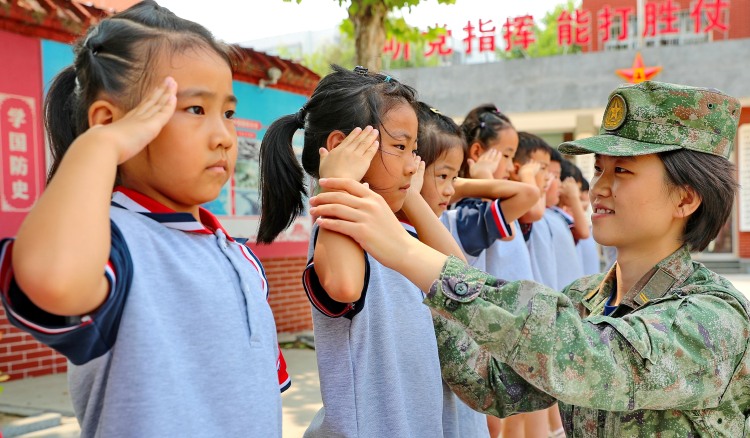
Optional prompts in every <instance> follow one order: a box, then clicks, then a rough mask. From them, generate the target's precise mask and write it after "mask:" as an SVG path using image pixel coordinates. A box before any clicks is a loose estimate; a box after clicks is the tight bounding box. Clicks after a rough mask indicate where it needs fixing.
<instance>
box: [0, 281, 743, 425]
mask: <svg viewBox="0 0 750 438" xmlns="http://www.w3.org/2000/svg"><path fill="white" fill-rule="evenodd" d="M726 277H727V278H728V279H729V280H730V281H732V283H734V285H735V286H736V287H737V289H739V290H740V291H742V292H743V293H744V294H745V295H746V296H747V297H748V298H750V275H727V276H726ZM284 357H285V358H286V361H287V365H288V369H289V374H290V375H291V377H292V380H293V383H292V387H291V388H289V390H287V392H285V393H284V394H283V396H282V399H283V400H282V402H283V430H284V435H283V436H284V438H297V437H300V436H302V433H303V432H304V430H305V429H306V428H307V425H308V424H309V423H310V420H311V419H312V418H313V416H314V415H315V413H316V412H317V411H318V409H320V407H321V401H320V389H319V379H318V367H317V363H316V361H315V351H313V350H309V349H285V350H284ZM2 386H3V387H4V390H3V392H2V393H0V426H2V424H3V422H8V421H10V420H12V419H13V417H12V415H20V416H31V415H37V414H41V413H43V412H58V413H61V414H63V420H62V421H63V425H62V426H60V427H56V428H53V429H47V430H45V431H43V432H37V433H33V434H27V435H22V436H23V438H76V437H78V436H79V433H78V425H77V424H76V422H75V419H74V418H70V417H69V416H72V414H73V408H72V406H71V404H70V400H69V398H68V388H67V380H66V376H65V375H64V374H58V375H53V376H44V377H37V378H33V379H24V380H19V381H15V382H13V381H11V382H5V383H3V384H2ZM2 414H11V415H2ZM66 416H67V417H66Z"/></svg>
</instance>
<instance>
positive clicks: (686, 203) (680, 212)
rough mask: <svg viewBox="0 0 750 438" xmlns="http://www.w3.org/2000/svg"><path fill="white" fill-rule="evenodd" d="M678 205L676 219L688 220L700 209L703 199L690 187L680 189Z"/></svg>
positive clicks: (677, 191) (678, 191)
mask: <svg viewBox="0 0 750 438" xmlns="http://www.w3.org/2000/svg"><path fill="white" fill-rule="evenodd" d="M675 194H676V196H677V203H676V206H675V212H674V217H676V218H682V219H687V218H688V217H689V216H690V215H691V214H693V213H695V211H696V210H697V209H698V207H700V205H701V202H703V200H702V199H701V197H700V195H699V194H698V192H696V191H695V189H694V188H692V187H690V186H684V187H679V188H677V189H676V193H675Z"/></svg>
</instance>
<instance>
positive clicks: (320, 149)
mask: <svg viewBox="0 0 750 438" xmlns="http://www.w3.org/2000/svg"><path fill="white" fill-rule="evenodd" d="M415 105H416V101H415V91H414V89H412V88H411V87H409V86H406V85H404V84H401V83H400V82H398V81H396V80H395V79H394V78H392V77H390V76H387V75H383V74H374V73H369V72H368V71H367V69H365V68H362V67H357V68H355V70H354V71H348V70H345V69H343V68H341V67H338V66H333V72H332V73H331V74H329V75H327V76H326V77H324V78H323V79H322V80H321V81H320V83H319V84H318V86H317V88H316V89H315V91H314V92H313V94H312V96H311V97H310V100H309V101H308V102H307V103H306V104H305V105H304V106H303V107H302V109H300V111H299V112H298V113H296V114H291V115H288V116H285V117H282V118H280V119H279V120H277V121H276V122H274V123H273V124H272V125H271V126H270V127H269V128H268V131H267V132H266V134H265V136H264V138H263V142H262V143H261V153H260V156H261V158H260V160H261V163H260V164H261V191H262V216H261V223H260V230H259V235H258V240H259V241H260V242H271V241H273V239H274V238H275V237H276V236H277V235H278V234H279V233H280V232H281V231H283V230H284V229H285V228H286V227H287V226H289V225H290V224H291V222H292V221H293V220H294V218H295V217H296V216H297V215H298V214H299V213H300V211H301V210H302V208H303V206H304V204H303V203H304V202H306V198H305V197H306V196H307V195H308V191H307V187H306V185H305V173H307V175H309V176H311V177H312V178H315V179H317V178H330V177H339V178H349V179H353V180H356V181H358V182H362V183H364V184H367V185H369V187H370V188H371V189H372V190H374V191H375V192H376V193H378V194H379V195H380V196H382V198H383V199H384V200H385V202H386V203H387V204H388V206H389V207H390V209H391V211H392V212H394V213H395V212H398V211H400V210H403V212H405V216H406V218H405V219H408V222H409V223H407V222H406V221H402V222H401V223H402V226H403V227H404V228H406V229H407V230H408V231H410V232H411V233H412V235H414V236H415V237H416V236H417V235H418V236H419V238H420V239H421V240H422V241H423V242H425V243H427V244H428V245H430V246H432V247H434V248H436V249H438V250H439V251H442V252H445V253H446V254H454V255H459V256H460V250H459V249H458V246H457V245H456V243H455V242H454V241H453V240H452V238H451V236H450V234H449V233H448V232H447V230H446V229H445V228H444V227H443V226H442V225H441V224H440V222H439V221H438V219H437V217H436V216H435V215H434V214H433V213H432V210H431V209H430V207H429V206H428V205H427V203H426V202H425V201H424V199H423V198H422V197H421V196H420V194H419V192H420V189H421V186H422V181H423V174H424V164H423V163H421V160H420V158H419V156H418V155H417V133H418V132H417V127H418V122H417V115H416V112H415ZM297 129H304V147H303V151H302V163H301V166H300V164H299V163H298V162H297V159H296V157H295V155H294V152H293V149H292V144H291V140H292V136H293V135H294V133H295V131H296V130H297ZM382 238H384V239H387V238H388V236H382ZM309 257H310V262H309V265H308V267H307V268H306V270H305V272H304V274H303V284H304V287H305V291H306V293H307V294H308V297H309V299H310V302H311V303H312V305H313V308H314V310H313V323H314V324H313V325H314V329H315V351H316V354H317V359H318V369H319V373H320V387H321V394H322V398H323V405H324V406H323V409H321V410H320V412H318V414H317V415H316V417H315V418H314V419H313V422H312V424H311V425H310V427H309V428H308V430H307V432H306V434H305V436H307V437H331V436H341V437H369V436H424V437H433V436H443V429H442V416H443V408H442V397H443V391H442V383H441V377H440V365H439V361H438V355H437V348H436V339H435V335H434V331H433V330H432V325H431V317H430V313H429V311H425V309H424V306H422V304H421V302H422V299H423V294H422V293H421V292H420V291H419V290H418V289H417V288H416V287H415V286H414V285H413V284H412V283H410V282H409V281H408V280H407V279H406V278H405V277H403V276H402V275H400V274H398V273H396V272H395V271H393V270H390V269H387V268H385V267H384V266H383V265H381V264H380V263H378V262H377V261H375V260H373V259H371V258H370V257H368V256H367V254H366V253H365V252H364V251H363V250H362V247H361V246H360V243H358V242H355V241H354V240H352V239H350V238H349V237H346V236H343V235H341V234H338V233H335V232H330V231H327V230H322V229H320V230H319V229H318V228H317V227H314V228H313V236H312V239H311V242H310V250H309ZM397 291H398V293H396V292H397Z"/></svg>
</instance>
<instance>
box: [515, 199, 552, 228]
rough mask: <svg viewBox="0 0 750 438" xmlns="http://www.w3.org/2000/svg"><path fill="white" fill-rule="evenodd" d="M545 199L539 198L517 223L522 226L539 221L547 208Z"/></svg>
mask: <svg viewBox="0 0 750 438" xmlns="http://www.w3.org/2000/svg"><path fill="white" fill-rule="evenodd" d="M546 202H547V200H546V198H545V197H544V196H542V197H540V198H539V200H538V201H537V202H536V204H534V205H533V206H532V207H531V208H530V209H529V211H527V212H526V213H525V214H524V215H522V216H521V217H520V218H519V219H518V221H519V222H521V223H524V224H530V223H533V222H536V221H538V220H540V219H541V218H542V217H543V216H544V211H545V209H546V208H547V207H546Z"/></svg>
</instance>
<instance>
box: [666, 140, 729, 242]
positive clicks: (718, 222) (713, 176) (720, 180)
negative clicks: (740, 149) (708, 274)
mask: <svg viewBox="0 0 750 438" xmlns="http://www.w3.org/2000/svg"><path fill="white" fill-rule="evenodd" d="M658 156H659V158H660V159H661V161H662V163H664V168H665V169H666V175H667V181H666V183H667V186H669V187H670V188H679V187H690V188H692V189H693V190H695V192H696V193H697V194H698V196H699V197H700V199H701V205H700V206H699V207H698V209H697V210H696V211H695V212H694V213H693V214H691V215H690V217H689V218H688V221H687V224H686V225H685V232H684V233H683V236H682V241H683V243H685V244H687V245H688V246H689V247H690V250H691V251H703V250H704V249H706V247H707V246H708V244H709V243H711V241H712V240H714V239H715V238H716V236H717V235H718V234H719V231H721V228H722V227H723V226H724V224H726V222H727V220H728V219H729V215H730V214H731V213H732V205H733V203H734V197H735V194H736V192H737V188H738V184H737V181H736V179H735V168H734V165H733V164H732V163H731V162H730V161H729V160H727V159H725V158H724V157H721V156H718V155H711V154H706V153H702V152H696V151H691V150H687V149H680V150H676V151H670V152H662V153H660V154H658Z"/></svg>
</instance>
